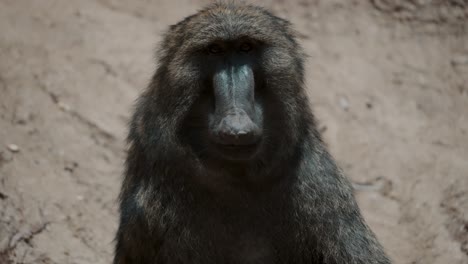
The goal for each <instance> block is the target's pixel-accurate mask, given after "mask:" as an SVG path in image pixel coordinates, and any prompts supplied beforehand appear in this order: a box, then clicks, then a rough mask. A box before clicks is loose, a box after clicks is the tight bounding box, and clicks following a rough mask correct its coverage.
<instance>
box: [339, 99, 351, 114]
mask: <svg viewBox="0 0 468 264" xmlns="http://www.w3.org/2000/svg"><path fill="white" fill-rule="evenodd" d="M339 103H340V107H341V108H342V109H343V110H345V111H348V109H349V101H348V99H346V98H344V97H341V98H340V102H339Z"/></svg>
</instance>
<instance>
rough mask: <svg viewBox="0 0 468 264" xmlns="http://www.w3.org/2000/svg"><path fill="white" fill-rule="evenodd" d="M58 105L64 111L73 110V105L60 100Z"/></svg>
mask: <svg viewBox="0 0 468 264" xmlns="http://www.w3.org/2000/svg"><path fill="white" fill-rule="evenodd" d="M58 107H59V108H60V110H62V111H64V112H69V111H70V110H71V107H70V106H69V105H67V104H66V103H63V102H58Z"/></svg>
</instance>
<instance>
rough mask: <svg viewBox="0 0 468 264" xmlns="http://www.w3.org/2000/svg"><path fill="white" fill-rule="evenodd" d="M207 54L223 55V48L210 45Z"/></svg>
mask: <svg viewBox="0 0 468 264" xmlns="http://www.w3.org/2000/svg"><path fill="white" fill-rule="evenodd" d="M208 52H209V53H211V54H221V53H223V48H222V47H221V46H220V45H218V44H211V45H210V46H209V47H208Z"/></svg>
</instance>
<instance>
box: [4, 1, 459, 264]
mask: <svg viewBox="0 0 468 264" xmlns="http://www.w3.org/2000/svg"><path fill="white" fill-rule="evenodd" d="M205 2H206V1H205ZM202 4H203V1H196V2H195V1H188V0H185V1H169V0H164V1H150V0H136V1H124V0H95V1H92V0H80V1H59V0H57V1H54V0H41V1H27V0H1V1H0V263H1V264H4V263H76V264H78V263H95V264H99V263H110V261H111V258H112V250H113V236H114V232H115V230H116V226H117V214H116V208H117V207H116V197H117V194H118V190H119V186H120V180H121V174H122V163H123V158H124V152H125V144H124V137H125V133H126V123H127V121H128V119H129V115H130V110H131V105H132V103H133V101H134V100H135V98H136V97H137V95H138V93H139V91H141V90H142V88H144V87H145V85H146V84H147V82H148V80H149V78H150V76H151V74H152V71H153V69H154V67H155V62H154V59H153V58H154V56H153V52H154V48H155V45H156V43H157V42H158V41H159V40H160V36H161V33H162V32H163V31H164V30H165V28H167V26H168V25H169V24H172V23H175V22H177V21H178V20H180V19H181V18H182V17H184V16H185V15H188V14H190V13H192V12H194V11H195V10H196V9H197V8H199V7H200V6H201V5H202ZM261 4H262V5H265V6H267V7H269V8H271V9H272V10H274V11H276V12H277V13H278V14H279V15H280V16H282V17H285V18H288V19H290V20H291V21H292V22H293V23H294V24H295V25H296V28H297V29H298V31H299V33H300V37H301V38H300V41H301V43H302V44H303V46H304V47H305V49H306V51H307V53H308V55H309V58H308V65H307V84H308V92H309V95H310V99H311V102H312V107H313V109H314V110H315V113H316V116H317V118H318V120H319V121H320V124H321V130H322V131H323V134H324V137H325V139H326V141H327V143H328V144H329V147H330V149H331V152H332V153H333V155H334V156H335V157H336V158H337V160H338V162H339V164H340V165H341V167H342V168H343V169H344V171H345V172H346V174H347V175H348V176H349V177H350V178H351V179H353V181H356V182H362V183H371V184H373V186H374V187H372V188H369V189H368V190H364V191H360V192H358V193H357V198H358V201H359V204H360V206H361V208H362V210H363V213H364V215H365V218H366V219H367V221H368V222H369V224H370V226H371V227H372V228H373V229H374V230H375V232H376V234H377V236H378V237H379V239H380V240H381V241H382V243H383V245H384V247H385V248H386V250H387V252H388V253H389V255H390V256H391V258H392V259H393V260H394V262H395V263H401V264H403V263H408V264H410V263H411V264H416V263H440V264H446V263H451V264H466V263H468V1H466V0H458V1H456V0H445V1H443V0H442V1H440V0H439V1H435V0H434V1H430V0H426V1H422V0H419V1H416V0H412V1H411V0H373V1H370V0H354V1H351V0H327V1H325V0H322V1H319V0H309V1H306V0H302V1H293V2H290V1H285V0H270V1H263V2H261Z"/></svg>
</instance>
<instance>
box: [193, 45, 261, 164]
mask: <svg viewBox="0 0 468 264" xmlns="http://www.w3.org/2000/svg"><path fill="white" fill-rule="evenodd" d="M259 52H261V45H260V44H259V43H257V42H255V41H254V40H252V39H248V38H241V39H234V40H217V41H214V42H212V43H210V44H208V46H207V47H206V54H205V56H204V59H203V61H204V62H205V63H204V64H205V65H206V69H205V71H206V76H205V78H204V80H203V82H202V84H201V85H202V87H201V94H200V101H199V103H200V104H199V105H195V107H203V108H204V109H203V110H204V113H202V114H204V115H206V119H205V120H206V121H207V124H206V125H207V126H206V128H207V131H206V132H207V133H206V137H207V138H206V141H207V143H208V145H207V147H208V148H211V150H212V151H215V152H216V153H218V154H219V155H222V157H224V158H226V159H235V160H244V159H250V158H252V157H253V156H254V155H255V153H257V151H258V148H259V146H260V143H261V141H262V132H263V107H262V102H261V96H260V94H259V93H258V91H259V89H260V88H261V87H260V86H261V82H260V72H259V70H258V68H259V66H258V64H257V63H258V62H259V58H258V53H259ZM201 104H205V105H203V106H202V105H201ZM195 111H196V110H195Z"/></svg>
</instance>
